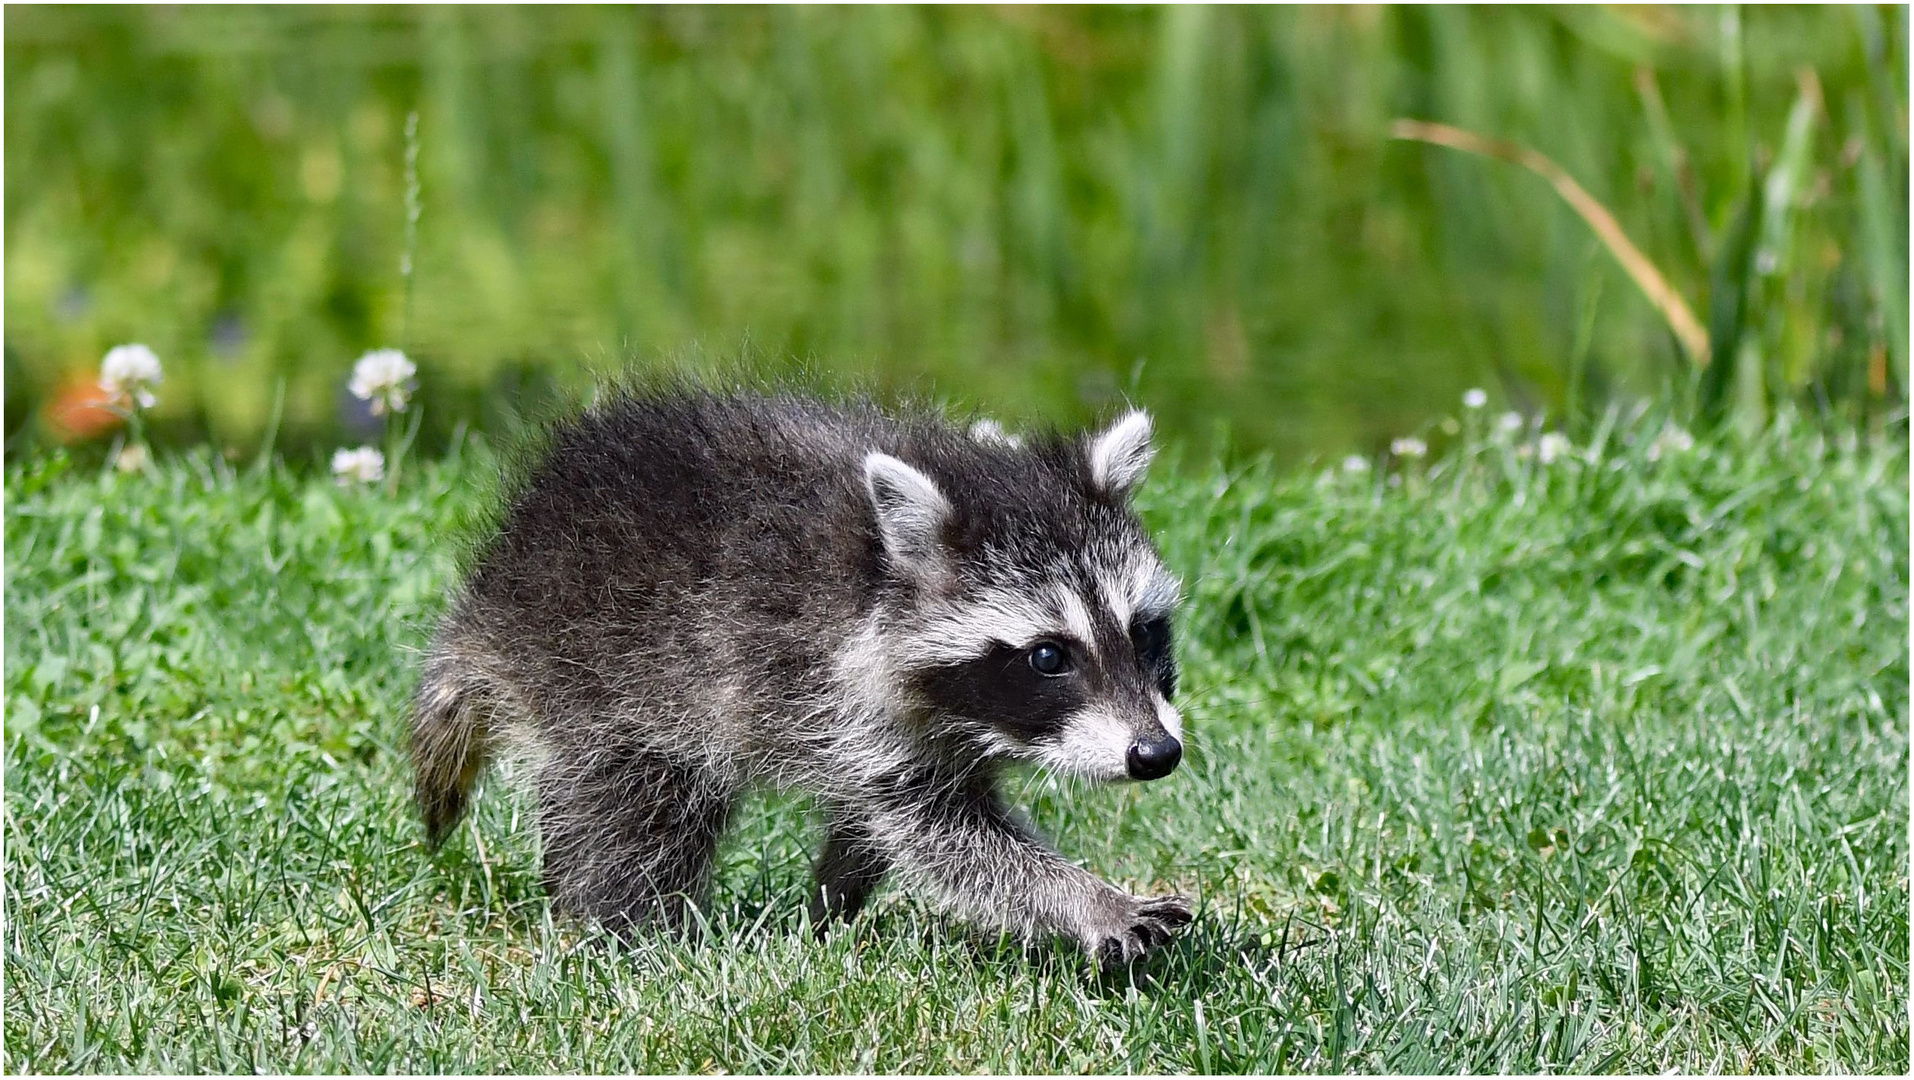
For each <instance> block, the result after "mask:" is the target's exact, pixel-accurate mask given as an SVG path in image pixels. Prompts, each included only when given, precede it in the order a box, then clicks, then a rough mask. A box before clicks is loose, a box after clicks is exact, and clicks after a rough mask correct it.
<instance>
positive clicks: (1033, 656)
mask: <svg viewBox="0 0 1914 1080" xmlns="http://www.w3.org/2000/svg"><path fill="white" fill-rule="evenodd" d="M1030 667H1031V670H1033V671H1035V672H1036V673H1037V674H1039V675H1061V674H1063V673H1064V671H1065V670H1067V669H1068V668H1069V667H1070V658H1069V657H1068V656H1066V655H1064V652H1063V648H1062V646H1060V645H1058V644H1057V643H1056V642H1054V641H1040V642H1038V643H1037V644H1036V645H1034V646H1032V647H1031V649H1030Z"/></svg>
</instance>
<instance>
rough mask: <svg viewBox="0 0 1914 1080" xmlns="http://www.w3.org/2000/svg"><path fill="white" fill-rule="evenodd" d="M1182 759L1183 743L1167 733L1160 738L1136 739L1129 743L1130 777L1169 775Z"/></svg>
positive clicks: (1148, 778)
mask: <svg viewBox="0 0 1914 1080" xmlns="http://www.w3.org/2000/svg"><path fill="white" fill-rule="evenodd" d="M1182 760H1183V744H1182V743H1180V742H1177V741H1176V740H1175V739H1173V738H1171V737H1169V736H1168V735H1165V736H1163V737H1162V738H1160V739H1138V740H1137V741H1136V742H1134V743H1131V744H1130V753H1129V765H1130V778H1131V779H1133V780H1155V779H1158V778H1159V777H1164V776H1168V775H1170V771H1171V770H1173V769H1175V768H1176V763H1177V762H1179V761H1182Z"/></svg>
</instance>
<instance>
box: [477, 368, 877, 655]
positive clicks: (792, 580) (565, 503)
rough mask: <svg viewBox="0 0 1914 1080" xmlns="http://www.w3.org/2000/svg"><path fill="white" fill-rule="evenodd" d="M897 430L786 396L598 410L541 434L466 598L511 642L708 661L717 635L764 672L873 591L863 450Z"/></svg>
mask: <svg viewBox="0 0 1914 1080" xmlns="http://www.w3.org/2000/svg"><path fill="white" fill-rule="evenodd" d="M894 424H895V422H894V421H891V420H889V419H888V418H886V417H885V416H883V415H882V414H880V413H877V412H876V411H875V410H870V409H860V408H856V407H835V406H829V405H825V404H823V403H820V402H814V401H808V400H804V399H796V398H777V397H746V396H720V395H715V394H701V393H678V394H669V395H651V396H642V397H628V398H623V399H619V400H616V401H613V402H611V403H610V404H608V405H605V406H602V407H599V408H596V409H594V410H592V411H591V412H589V413H587V414H585V415H584V416H582V417H580V418H578V419H577V420H575V421H573V422H571V423H569V424H566V425H564V426H563V427H561V428H560V429H558V430H557V431H555V432H554V433H553V436H552V439H551V443H550V448H549V450H548V451H547V452H546V454H545V456H544V458H543V459H542V460H541V461H540V462H539V463H538V464H537V465H536V466H535V467H534V468H532V469H531V471H530V472H529V474H528V475H527V477H526V479H525V480H524V482H523V484H522V486H521V488H520V490H519V492H518V494H517V495H516V497H514V498H513V500H512V502H511V505H510V506H509V508H508V509H507V512H506V515H505V518H504V521H503V523H502V527H501V528H500V530H499V531H498V533H497V535H496V536H495V537H494V538H493V540H492V542H491V544H490V545H489V547H488V548H487V549H486V550H485V551H484V553H483V554H482V555H481V557H480V558H479V560H478V562H477V564H476V565H475V566H474V568H473V572H472V574H471V576H470V578H469V579H468V581H467V583H466V595H467V603H468V604H476V605H478V606H480V607H481V608H482V609H484V615H485V616H488V621H490V622H493V623H495V624H500V629H502V630H504V631H506V632H507V633H509V634H511V635H512V636H513V638H514V639H515V640H516V641H517V642H518V643H519V645H520V646H521V647H523V648H526V649H530V650H535V651H539V652H546V653H550V654H551V655H552V656H553V657H554V658H555V659H558V660H560V661H564V662H569V663H578V664H589V665H593V666H594V667H597V668H599V669H601V670H602V669H603V668H604V667H605V665H606V664H607V663H608V662H609V661H612V660H615V659H618V658H625V659H629V660H633V661H639V660H642V661H643V662H644V663H645V664H648V665H651V666H653V667H656V666H657V665H658V664H659V663H661V662H662V663H664V664H666V665H667V666H670V665H671V664H673V663H674V662H682V663H683V664H685V665H697V664H700V662H701V659H702V662H703V663H711V662H715V661H717V660H718V659H719V658H717V657H713V656H710V655H709V653H710V651H711V650H712V649H713V648H714V647H718V646H722V651H723V652H725V653H729V654H732V655H733V659H736V658H737V656H738V655H739V654H741V653H743V654H751V655H755V657H756V659H754V660H752V661H751V662H752V663H753V664H755V665H760V666H761V665H763V664H767V663H768V664H774V665H775V664H780V663H782V664H792V663H801V662H805V661H806V660H808V659H810V658H812V657H811V656H810V654H811V653H814V652H815V649H814V648H812V649H809V650H804V651H805V652H806V655H805V656H801V657H796V656H791V655H788V654H789V652H790V649H789V647H788V643H790V642H792V641H793V640H796V639H801V638H804V637H806V636H807V635H808V636H809V637H811V638H812V639H813V641H816V639H818V638H830V637H833V636H835V635H834V632H833V628H834V627H835V626H836V625H838V624H844V623H848V622H849V621H850V620H851V619H853V618H854V617H855V614H856V612H857V611H859V610H863V609H866V608H867V607H868V605H869V603H870V602H871V599H872V596H873V594H874V591H875V590H876V589H877V588H878V587H879V583H880V580H881V575H882V568H881V564H880V557H879V554H878V553H879V550H880V548H879V544H878V540H877V536H876V533H875V529H874V523H873V521H872V519H871V515H870V512H869V509H868V504H867V502H866V500H865V497H864V494H863V490H862V487H861V479H860V478H861V475H862V474H861V461H862V458H863V454H864V453H865V452H866V450H867V449H868V448H869V447H871V446H873V445H877V444H887V443H890V442H893V441H894V438H895V434H896V432H895V427H894ZM767 649H768V650H771V651H770V652H769V653H767V652H766V650H767ZM605 674H607V675H610V674H612V672H609V671H607V672H605Z"/></svg>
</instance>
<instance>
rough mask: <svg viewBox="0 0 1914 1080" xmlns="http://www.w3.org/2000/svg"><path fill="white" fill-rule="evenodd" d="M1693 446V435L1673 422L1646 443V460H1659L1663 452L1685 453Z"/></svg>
mask: <svg viewBox="0 0 1914 1080" xmlns="http://www.w3.org/2000/svg"><path fill="white" fill-rule="evenodd" d="M1694 448H1695V437H1694V436H1693V435H1690V434H1688V433H1687V432H1686V431H1683V430H1682V429H1681V428H1678V427H1676V426H1675V425H1673V424H1669V425H1668V426H1667V427H1665V428H1662V429H1661V433H1660V434H1658V435H1656V436H1655V441H1654V442H1651V443H1649V444H1648V460H1650V461H1660V460H1661V459H1662V455H1664V454H1685V453H1687V452H1688V451H1690V450H1693V449H1694Z"/></svg>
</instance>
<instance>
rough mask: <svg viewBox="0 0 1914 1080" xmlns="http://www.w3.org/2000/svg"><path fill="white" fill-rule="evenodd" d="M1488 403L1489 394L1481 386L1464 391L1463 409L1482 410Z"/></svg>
mask: <svg viewBox="0 0 1914 1080" xmlns="http://www.w3.org/2000/svg"><path fill="white" fill-rule="evenodd" d="M1488 403H1489V392H1488V391H1487V390H1484V389H1482V388H1481V387H1479V386H1471V387H1469V388H1468V389H1467V390H1464V391H1462V407H1463V408H1465V409H1480V408H1481V407H1483V406H1484V405H1487V404H1488Z"/></svg>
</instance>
